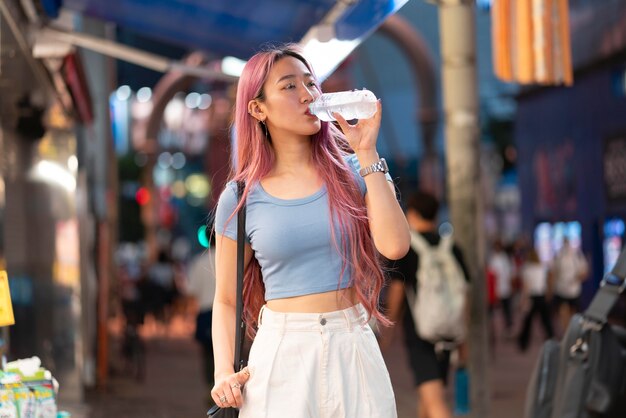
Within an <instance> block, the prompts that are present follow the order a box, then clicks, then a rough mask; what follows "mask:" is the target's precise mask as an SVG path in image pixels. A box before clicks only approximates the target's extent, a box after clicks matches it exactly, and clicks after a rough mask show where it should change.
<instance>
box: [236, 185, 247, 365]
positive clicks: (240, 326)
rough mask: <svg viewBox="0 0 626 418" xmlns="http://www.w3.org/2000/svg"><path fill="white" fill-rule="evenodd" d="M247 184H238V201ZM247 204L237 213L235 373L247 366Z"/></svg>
mask: <svg viewBox="0 0 626 418" xmlns="http://www.w3.org/2000/svg"><path fill="white" fill-rule="evenodd" d="M245 187H246V184H245V183H244V182H242V181H240V182H237V201H241V198H242V196H243V191H244V189H245ZM245 239H246V203H245V202H244V203H243V205H242V206H241V209H239V212H238V213H237V316H236V319H235V321H236V322H235V323H236V324H237V329H236V331H235V363H234V368H235V371H240V370H241V369H243V368H244V367H245V366H246V365H245V359H243V358H242V353H243V340H244V331H245V328H246V324H245V322H244V320H243V276H244V273H245V272H244V257H245V244H246V241H245Z"/></svg>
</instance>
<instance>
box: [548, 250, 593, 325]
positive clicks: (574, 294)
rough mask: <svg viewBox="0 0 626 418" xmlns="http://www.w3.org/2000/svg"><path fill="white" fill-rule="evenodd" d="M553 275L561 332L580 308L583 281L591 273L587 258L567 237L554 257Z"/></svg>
mask: <svg viewBox="0 0 626 418" xmlns="http://www.w3.org/2000/svg"><path fill="white" fill-rule="evenodd" d="M553 275H554V304H555V307H556V310H557V312H558V316H559V320H560V321H559V322H560V329H561V332H564V331H565V330H566V329H567V326H568V325H569V321H570V319H571V317H572V315H573V314H574V313H576V312H578V310H579V309H580V293H581V290H582V282H583V281H585V280H587V277H588V275H589V265H588V263H587V259H586V258H585V256H584V254H583V253H582V251H580V249H579V248H576V247H574V246H573V245H571V243H570V241H569V239H567V238H565V239H564V240H563V246H562V247H561V249H560V250H559V252H558V254H557V255H556V257H555V259H554V264H553Z"/></svg>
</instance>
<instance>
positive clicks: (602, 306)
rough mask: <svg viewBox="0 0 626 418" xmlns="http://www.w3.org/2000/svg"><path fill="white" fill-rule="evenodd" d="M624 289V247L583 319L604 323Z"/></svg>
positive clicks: (625, 252)
mask: <svg viewBox="0 0 626 418" xmlns="http://www.w3.org/2000/svg"><path fill="white" fill-rule="evenodd" d="M624 288H626V247H625V248H624V249H623V250H622V252H621V254H620V255H619V257H618V258H617V262H616V263H615V266H614V267H613V269H612V270H611V271H610V272H609V273H607V274H606V275H605V276H604V278H603V279H602V282H601V283H600V288H599V289H598V292H597V293H596V295H595V296H594V298H593V300H592V301H591V304H590V305H589V307H588V308H587V310H586V311H585V317H586V318H587V319H590V320H592V321H594V322H596V323H598V324H599V325H603V324H605V323H606V321H607V318H608V316H609V312H611V309H613V306H614V305H615V303H616V302H617V299H619V296H620V295H621V294H622V292H624Z"/></svg>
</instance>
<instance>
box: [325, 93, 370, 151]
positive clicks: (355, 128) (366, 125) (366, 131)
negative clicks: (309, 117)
mask: <svg viewBox="0 0 626 418" xmlns="http://www.w3.org/2000/svg"><path fill="white" fill-rule="evenodd" d="M381 113H382V105H381V104H380V100H378V101H376V113H375V114H374V116H372V117H371V118H369V119H360V120H359V121H358V122H357V123H356V125H350V124H349V123H348V122H347V121H346V120H345V119H344V118H343V116H341V115H340V114H339V113H336V112H335V113H333V116H334V117H335V118H336V119H337V123H339V127H341V130H342V131H343V134H344V135H345V136H346V139H347V140H348V144H350V148H352V150H353V151H354V152H355V154H358V153H360V152H367V151H376V140H377V139H378V130H379V128H380V119H381Z"/></svg>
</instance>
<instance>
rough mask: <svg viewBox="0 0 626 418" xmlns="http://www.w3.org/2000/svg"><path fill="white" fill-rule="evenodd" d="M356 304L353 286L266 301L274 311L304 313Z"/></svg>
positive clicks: (329, 310)
mask: <svg viewBox="0 0 626 418" xmlns="http://www.w3.org/2000/svg"><path fill="white" fill-rule="evenodd" d="M356 304H357V297H356V292H355V290H354V289H353V288H348V289H341V290H333V291H331V292H324V293H315V294H312V295H304V296H295V297H292V298H283V299H272V300H270V301H268V302H267V303H266V305H267V307H268V308H269V309H271V310H272V311H274V312H302V313H317V312H320V313H321V312H333V311H339V310H342V309H346V308H349V307H351V306H354V305H356Z"/></svg>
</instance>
